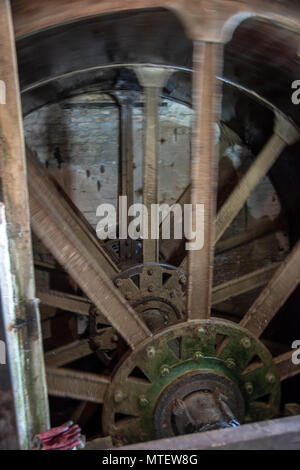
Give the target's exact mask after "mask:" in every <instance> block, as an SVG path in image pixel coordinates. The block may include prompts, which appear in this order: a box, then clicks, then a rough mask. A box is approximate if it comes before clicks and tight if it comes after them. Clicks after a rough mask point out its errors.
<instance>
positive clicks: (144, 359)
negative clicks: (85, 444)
mask: <svg viewBox="0 0 300 470" xmlns="http://www.w3.org/2000/svg"><path fill="white" fill-rule="evenodd" d="M197 371H198V372H199V373H200V372H201V371H210V372H212V373H215V374H216V375H221V376H223V377H226V378H227V379H230V380H231V381H232V382H233V383H234V384H236V385H237V386H238V388H239V390H240V393H241V395H242V397H243V400H244V410H245V421H246V422H250V421H260V420H265V419H270V418H272V417H274V416H276V414H277V413H278V408H279V402H280V380H279V376H278V373H277V369H276V366H275V364H274V362H273V359H272V356H271V354H270V353H269V351H268V350H267V349H266V348H265V347H264V345H263V344H262V343H261V342H260V341H259V340H258V339H257V338H255V337H254V336H253V335H252V334H251V333H249V332H248V331H247V330H245V329H243V328H240V327H239V326H238V325H236V324H234V323H231V322H228V321H224V320H219V319H216V318H214V319H211V320H200V321H193V322H188V323H182V324H177V325H173V326H171V327H169V328H167V329H164V330H163V331H161V332H160V333H157V334H156V335H155V336H153V337H152V338H150V339H148V340H146V341H145V342H144V343H142V344H140V345H139V346H138V348H137V349H136V350H135V351H133V352H131V353H130V354H129V355H128V357H127V358H125V360H124V361H123V362H122V363H121V364H120V365H119V367H118V369H117V371H116V373H115V375H114V376H113V379H112V383H111V386H110V387H109V390H108V392H107V395H106V397H105V400H104V407H103V430H104V432H105V433H107V434H109V435H111V436H112V438H113V439H114V441H115V443H116V444H127V443H134V442H139V441H144V440H151V439H155V438H157V435H156V433H155V429H154V422H153V416H154V413H155V409H156V406H157V403H158V401H159V399H160V397H161V396H162V394H163V393H164V392H165V391H166V390H167V388H168V386H170V385H171V384H172V383H173V382H174V381H175V380H178V379H180V378H181V377H184V376H185V374H188V373H195V372H197Z"/></svg>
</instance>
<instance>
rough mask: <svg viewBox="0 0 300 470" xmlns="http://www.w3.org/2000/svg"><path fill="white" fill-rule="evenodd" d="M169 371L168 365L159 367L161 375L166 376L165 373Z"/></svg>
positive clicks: (167, 373)
mask: <svg viewBox="0 0 300 470" xmlns="http://www.w3.org/2000/svg"><path fill="white" fill-rule="evenodd" d="M169 373H170V369H169V367H167V366H163V367H162V368H161V369H160V375H161V376H162V377H166V376H167V375H169Z"/></svg>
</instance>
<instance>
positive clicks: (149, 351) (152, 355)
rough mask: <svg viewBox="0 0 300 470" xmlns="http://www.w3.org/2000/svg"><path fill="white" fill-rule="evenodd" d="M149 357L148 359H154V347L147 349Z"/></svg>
mask: <svg viewBox="0 0 300 470" xmlns="http://www.w3.org/2000/svg"><path fill="white" fill-rule="evenodd" d="M147 357H148V359H154V357H155V349H154V348H153V347H150V348H148V349H147Z"/></svg>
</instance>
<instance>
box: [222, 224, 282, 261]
mask: <svg viewBox="0 0 300 470" xmlns="http://www.w3.org/2000/svg"><path fill="white" fill-rule="evenodd" d="M278 226H279V223H278V221H273V220H271V219H268V218H263V219H261V220H258V221H256V222H255V223H254V224H253V225H252V226H251V227H250V228H249V229H248V230H245V231H244V232H241V233H238V234H237V235H233V236H232V237H230V238H227V239H226V240H222V241H219V243H217V245H216V250H215V252H216V254H220V253H224V252H225V251H229V250H232V249H233V248H237V247H239V246H242V245H246V244H247V243H250V242H251V241H253V240H257V239H258V238H261V237H264V236H265V235H268V234H270V233H273V232H275V231H276V229H277V230H278V229H279V227H278Z"/></svg>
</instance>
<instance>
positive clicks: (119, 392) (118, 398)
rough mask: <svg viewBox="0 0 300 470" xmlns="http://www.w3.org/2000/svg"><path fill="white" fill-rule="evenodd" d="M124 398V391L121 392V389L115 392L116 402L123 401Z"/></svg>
mask: <svg viewBox="0 0 300 470" xmlns="http://www.w3.org/2000/svg"><path fill="white" fill-rule="evenodd" d="M123 400H124V395H123V393H122V392H121V390H118V391H117V392H116V393H115V394H114V401H115V403H121V401H123Z"/></svg>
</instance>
